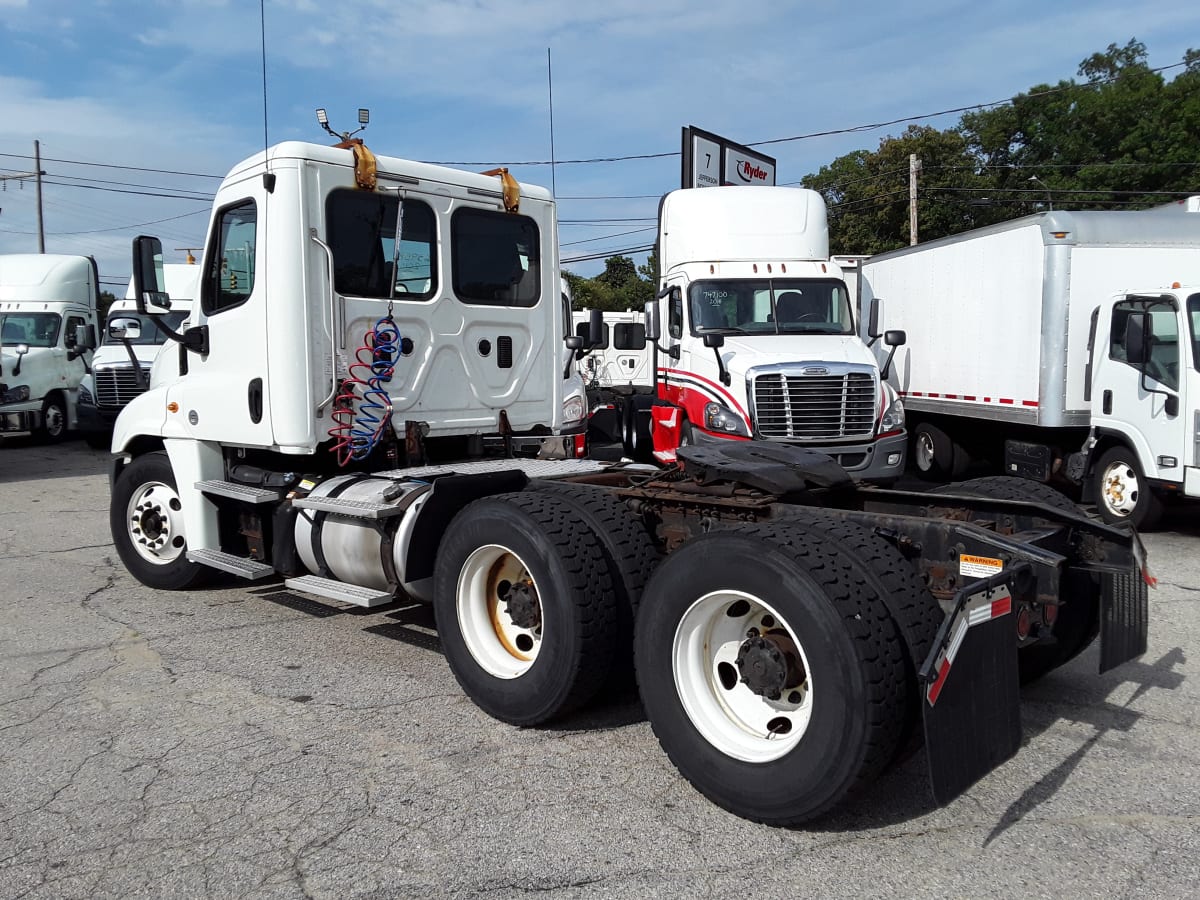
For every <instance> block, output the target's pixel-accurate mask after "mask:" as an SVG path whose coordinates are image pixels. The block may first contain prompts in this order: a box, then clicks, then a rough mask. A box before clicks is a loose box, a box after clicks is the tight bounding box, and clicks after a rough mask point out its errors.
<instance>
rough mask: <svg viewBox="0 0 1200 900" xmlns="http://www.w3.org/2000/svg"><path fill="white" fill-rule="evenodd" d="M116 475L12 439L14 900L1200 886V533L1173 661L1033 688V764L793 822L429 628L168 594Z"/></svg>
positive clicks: (1159, 545)
mask: <svg viewBox="0 0 1200 900" xmlns="http://www.w3.org/2000/svg"><path fill="white" fill-rule="evenodd" d="M106 459H107V454H105V453H102V452H97V451H92V450H89V449H88V448H87V447H86V446H85V445H84V444H83V443H82V442H78V441H71V442H68V443H66V444H62V445H58V446H53V447H43V446H37V445H35V444H33V443H31V442H29V441H28V440H24V439H19V438H18V439H13V438H0V900H7V898H25V897H30V898H34V897H36V898H56V900H57V898H75V897H189V898H191V897H309V896H311V897H329V898H345V897H406V896H443V895H453V896H471V895H476V894H481V895H486V896H489V897H515V896H524V895H528V894H538V895H544V894H547V893H551V894H554V895H556V896H563V897H617V896H622V897H623V896H629V897H685V896H686V897H693V896H727V897H782V896H788V897H856V898H861V897H889V898H894V897H909V896H912V897H967V896H989V897H1021V898H1034V897H1048V898H1056V900H1061V898H1071V897H1126V896H1136V897H1139V898H1151V897H1164V898H1166V897H1170V898H1176V897H1181V896H1187V895H1192V896H1195V895H1197V893H1198V892H1200V887H1198V885H1200V785H1198V779H1197V772H1198V771H1200V769H1198V767H1197V765H1196V760H1197V758H1198V756H1200V721H1198V718H1200V716H1198V713H1200V652H1198V651H1200V554H1198V553H1197V549H1198V548H1200V511H1197V512H1194V513H1189V514H1182V515H1176V516H1174V517H1173V518H1171V519H1170V520H1169V521H1168V524H1167V527H1166V530H1164V531H1161V532H1159V533H1156V534H1150V535H1147V536H1146V537H1145V542H1146V545H1147V547H1148V549H1149V552H1150V559H1151V565H1152V568H1153V570H1154V572H1155V574H1156V575H1157V576H1158V578H1159V586H1158V588H1157V590H1154V591H1152V592H1151V597H1150V600H1151V606H1150V609H1151V633H1150V648H1149V651H1148V652H1147V653H1146V654H1145V656H1144V657H1143V658H1142V659H1141V660H1139V661H1135V662H1132V663H1128V664H1126V665H1124V666H1122V667H1120V668H1119V669H1117V670H1115V671H1113V672H1110V673H1108V674H1106V675H1104V676H1097V675H1096V674H1095V671H1096V668H1097V661H1098V653H1097V649H1096V648H1095V647H1093V648H1092V649H1090V650H1089V651H1087V652H1086V653H1084V654H1083V655H1082V656H1081V657H1080V658H1078V659H1077V660H1075V661H1074V662H1072V663H1071V664H1069V665H1068V666H1065V667H1064V668H1062V669H1060V670H1058V671H1057V672H1055V673H1053V674H1051V675H1050V676H1048V677H1046V678H1045V679H1043V680H1042V681H1041V682H1039V683H1037V684H1036V685H1033V686H1030V687H1028V688H1026V689H1024V690H1023V691H1022V698H1023V701H1024V702H1023V707H1022V714H1023V723H1024V745H1023V747H1022V748H1021V750H1020V751H1019V753H1018V754H1017V756H1016V758H1014V759H1013V760H1011V761H1010V762H1008V763H1007V764H1005V765H1003V766H1002V767H1001V768H999V769H998V770H996V771H995V772H993V773H991V774H990V775H988V776H987V777H986V778H984V779H983V780H982V781H980V782H979V783H978V784H976V785H975V786H974V787H972V788H971V789H970V790H969V791H968V792H967V793H966V794H965V795H964V796H962V797H960V798H959V799H958V800H956V801H954V802H953V803H951V804H950V805H949V806H946V807H944V808H937V807H935V806H934V805H933V802H932V800H931V799H930V797H929V787H928V777H927V775H926V773H925V766H926V761H925V756H924V753H923V752H921V753H917V754H916V755H915V756H913V757H912V758H910V759H909V760H907V761H906V762H905V763H903V764H902V765H900V766H899V767H898V768H896V769H894V770H893V771H891V772H890V773H889V774H887V775H886V776H885V777H884V778H883V779H882V780H881V781H880V782H879V783H878V784H877V785H876V787H875V788H874V789H873V790H872V791H871V792H870V793H869V794H868V795H867V796H865V797H863V798H862V799H860V800H859V801H857V802H856V803H855V804H854V805H852V806H850V807H847V808H843V809H841V810H839V811H837V812H835V813H834V814H832V815H831V816H829V817H827V818H826V819H823V820H821V821H820V822H818V823H816V824H815V825H811V826H808V827H805V828H799V829H780V828H769V827H765V826H760V825H755V824H752V823H750V822H746V821H744V820H741V819H738V818H736V817H734V816H732V815H730V814H728V813H726V812H724V811H722V810H721V809H719V808H718V807H716V806H714V805H712V804H711V803H709V802H708V801H707V800H706V799H704V798H703V797H702V796H701V795H700V794H698V793H697V792H696V791H695V790H693V789H692V788H691V787H690V786H689V785H688V784H687V783H686V782H685V781H684V780H683V779H682V778H681V777H680V776H679V775H678V774H677V773H676V772H675V770H674V768H673V767H672V766H671V765H670V763H669V762H668V760H667V759H666V757H665V755H664V754H663V753H662V752H661V750H660V749H659V747H658V744H657V742H656V740H655V738H654V736H653V734H652V733H651V730H650V727H649V725H648V724H647V723H646V721H645V719H644V716H643V714H642V711H641V708H640V705H639V704H638V701H637V698H636V696H634V695H632V694H625V695H613V696H607V697H604V698H602V700H601V701H600V702H599V703H598V704H596V705H594V706H592V707H591V708H589V709H588V710H586V711H584V712H581V713H579V714H577V715H574V716H572V717H570V718H568V719H567V720H565V721H563V722H560V723H558V724H556V725H555V726H554V727H550V728H535V729H517V728H513V727H510V726H507V725H503V724H501V723H499V722H496V721H494V720H492V719H490V718H488V717H487V716H486V715H484V714H483V713H482V712H480V711H479V710H478V709H477V708H476V707H475V706H474V705H472V704H471V702H470V701H469V700H467V699H466V698H465V697H464V696H463V695H462V693H461V691H460V690H459V688H458V686H457V684H456V683H455V681H454V678H453V676H452V675H451V674H450V671H449V669H448V668H447V665H446V663H445V660H444V659H443V657H442V656H441V654H440V653H439V650H438V642H437V637H436V634H435V632H434V631H433V628H432V618H431V616H430V615H429V612H428V610H427V609H426V608H424V607H421V606H418V605H406V604H395V605H391V606H386V607H382V608H379V609H375V610H360V609H346V608H344V607H341V606H339V605H338V604H336V603H329V604H323V603H318V602H315V601H312V600H308V599H304V598H301V597H298V596H295V595H291V594H289V593H287V592H286V591H284V590H282V587H281V586H272V585H267V586H265V587H264V586H261V585H258V586H256V585H248V584H247V583H245V582H238V581H236V580H234V579H230V580H228V581H223V582H221V583H220V585H219V586H218V587H215V588H212V589H207V590H203V591H195V592H181V593H167V592H158V591H153V590H150V589H149V588H146V587H143V586H142V585H141V584H139V583H138V582H136V581H134V579H133V578H131V577H130V576H129V575H128V574H127V573H126V572H125V570H124V569H123V568H122V566H121V565H120V562H119V560H118V559H117V556H116V552H115V551H114V549H113V547H112V544H111V541H110V538H109V529H108V483H107V476H106Z"/></svg>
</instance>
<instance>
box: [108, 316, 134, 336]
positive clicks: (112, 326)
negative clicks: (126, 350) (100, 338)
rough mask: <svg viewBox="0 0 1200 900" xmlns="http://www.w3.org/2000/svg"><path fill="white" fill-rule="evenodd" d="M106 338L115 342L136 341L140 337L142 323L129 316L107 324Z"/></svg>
mask: <svg viewBox="0 0 1200 900" xmlns="http://www.w3.org/2000/svg"><path fill="white" fill-rule="evenodd" d="M108 336H109V337H110V338H112V339H113V340H115V341H136V340H137V339H138V338H140V337H141V336H142V323H141V322H139V321H138V320H137V319H135V318H132V317H131V316H125V317H122V318H120V319H113V320H112V321H111V322H109V323H108Z"/></svg>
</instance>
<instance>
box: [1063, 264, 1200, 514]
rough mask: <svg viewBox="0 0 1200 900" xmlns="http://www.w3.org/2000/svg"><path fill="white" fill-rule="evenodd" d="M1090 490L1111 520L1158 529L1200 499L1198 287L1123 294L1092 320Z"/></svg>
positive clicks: (1089, 385)
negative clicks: (1180, 506)
mask: <svg viewBox="0 0 1200 900" xmlns="http://www.w3.org/2000/svg"><path fill="white" fill-rule="evenodd" d="M1093 329H1094V331H1093V333H1094V335H1095V337H1094V338H1093V339H1092V342H1091V357H1090V359H1089V368H1090V370H1091V379H1090V381H1089V383H1088V389H1089V394H1090V397H1089V399H1090V401H1091V403H1092V430H1091V434H1090V435H1089V437H1088V441H1087V444H1086V447H1085V449H1086V452H1087V454H1088V460H1089V467H1088V471H1089V473H1090V487H1091V489H1092V492H1093V495H1094V497H1095V501H1096V504H1097V506H1098V508H1099V510H1100V511H1101V513H1102V514H1103V515H1104V516H1105V518H1107V519H1110V520H1113V521H1117V520H1121V519H1127V520H1130V521H1133V522H1135V523H1140V524H1142V525H1147V524H1150V525H1152V524H1153V523H1154V521H1155V519H1157V517H1158V515H1159V514H1160V512H1161V503H1162V498H1163V497H1171V496H1174V497H1182V498H1188V499H1193V500H1194V499H1198V498H1200V284H1196V285H1192V286H1182V285H1180V284H1178V283H1175V284H1172V285H1171V286H1170V287H1169V288H1167V289H1163V288H1152V289H1147V290H1139V291H1131V292H1121V293H1118V294H1116V295H1114V296H1113V297H1110V298H1108V299H1107V300H1106V301H1105V302H1104V303H1103V304H1102V305H1101V306H1099V307H1098V308H1097V309H1096V311H1095V312H1094V313H1093Z"/></svg>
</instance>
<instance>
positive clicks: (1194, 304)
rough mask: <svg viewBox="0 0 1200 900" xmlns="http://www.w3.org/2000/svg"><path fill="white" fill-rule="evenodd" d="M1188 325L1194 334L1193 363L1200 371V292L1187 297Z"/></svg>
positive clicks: (1192, 335) (1192, 336)
mask: <svg viewBox="0 0 1200 900" xmlns="http://www.w3.org/2000/svg"><path fill="white" fill-rule="evenodd" d="M1187 313H1188V325H1189V326H1190V327H1191V330H1192V334H1191V338H1192V365H1193V366H1195V367H1196V370H1197V371H1200V294H1192V296H1190V297H1188V298H1187Z"/></svg>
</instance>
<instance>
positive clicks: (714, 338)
mask: <svg viewBox="0 0 1200 900" xmlns="http://www.w3.org/2000/svg"><path fill="white" fill-rule="evenodd" d="M704 346H705V347H708V348H710V349H713V350H719V349H720V348H721V347H724V346H725V335H723V334H714V333H713V332H711V331H710V332H708V333H707V334H705V335H704Z"/></svg>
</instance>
